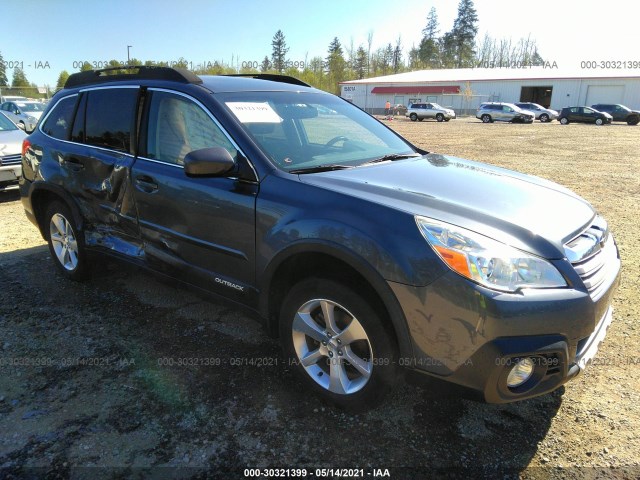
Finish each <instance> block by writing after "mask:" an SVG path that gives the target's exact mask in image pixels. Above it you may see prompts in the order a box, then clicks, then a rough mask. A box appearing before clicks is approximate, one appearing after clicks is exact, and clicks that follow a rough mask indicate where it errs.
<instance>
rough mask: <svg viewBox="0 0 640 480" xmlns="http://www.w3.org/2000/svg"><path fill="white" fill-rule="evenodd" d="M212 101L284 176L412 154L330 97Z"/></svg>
mask: <svg viewBox="0 0 640 480" xmlns="http://www.w3.org/2000/svg"><path fill="white" fill-rule="evenodd" d="M216 97H217V98H218V99H220V100H222V102H223V104H224V105H225V106H226V108H227V109H228V110H229V111H230V112H231V113H232V114H233V115H234V116H235V117H236V118H237V119H238V120H239V122H240V123H241V124H242V126H243V127H244V129H245V130H246V131H247V132H248V133H249V135H250V136H251V137H252V138H253V139H254V140H255V142H256V143H257V144H258V145H259V146H260V147H261V149H262V150H263V151H264V152H265V153H266V155H267V156H268V157H269V158H270V159H271V160H272V161H273V163H274V164H275V165H276V166H278V167H279V168H280V169H282V170H284V171H293V170H295V171H299V170H304V169H309V170H318V169H322V168H324V167H327V168H341V167H342V168H344V167H347V168H348V167H356V166H358V165H362V164H364V163H367V162H370V161H372V160H376V159H381V158H383V157H389V158H391V157H392V156H398V155H415V154H416V152H415V151H414V150H413V148H411V146H410V145H409V144H407V143H406V142H405V141H403V140H402V139H401V138H400V137H398V136H397V135H395V134H394V133H393V132H392V131H390V130H388V129H387V128H385V127H384V126H383V125H382V124H380V123H379V122H378V121H377V120H375V119H374V118H373V117H371V116H370V115H369V114H367V113H365V112H363V111H362V110H360V109H358V108H356V107H354V106H352V105H351V104H350V103H347V102H345V101H344V100H341V99H339V98H337V97H334V96H331V95H327V94H323V93H299V92H243V93H220V94H216Z"/></svg>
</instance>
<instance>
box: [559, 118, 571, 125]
mask: <svg viewBox="0 0 640 480" xmlns="http://www.w3.org/2000/svg"><path fill="white" fill-rule="evenodd" d="M558 121H559V122H560V124H561V125H569V119H568V118H567V117H562V118H559V119H558Z"/></svg>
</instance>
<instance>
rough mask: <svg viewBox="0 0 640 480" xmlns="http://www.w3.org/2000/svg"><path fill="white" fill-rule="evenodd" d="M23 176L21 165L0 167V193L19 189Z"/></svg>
mask: <svg viewBox="0 0 640 480" xmlns="http://www.w3.org/2000/svg"><path fill="white" fill-rule="evenodd" d="M21 175H22V166H21V165H19V164H18V165H2V166H0V191H2V190H15V189H17V188H18V181H19V179H20V176H21Z"/></svg>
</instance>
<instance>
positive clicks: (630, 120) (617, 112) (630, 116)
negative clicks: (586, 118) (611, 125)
mask: <svg viewBox="0 0 640 480" xmlns="http://www.w3.org/2000/svg"><path fill="white" fill-rule="evenodd" d="M591 108H593V109H594V110H598V111H599V112H606V113H608V114H609V115H611V117H612V118H613V120H612V121H614V122H627V124H628V125H637V124H638V122H639V121H640V111H639V110H631V109H630V108H628V107H625V106H624V105H620V104H618V103H616V104H611V103H597V104H596V105H591Z"/></svg>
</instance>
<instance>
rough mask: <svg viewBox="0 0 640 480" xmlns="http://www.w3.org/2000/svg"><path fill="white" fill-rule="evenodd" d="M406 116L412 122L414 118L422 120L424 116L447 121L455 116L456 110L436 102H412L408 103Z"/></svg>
mask: <svg viewBox="0 0 640 480" xmlns="http://www.w3.org/2000/svg"><path fill="white" fill-rule="evenodd" d="M405 116H406V117H409V118H410V119H411V121H412V122H415V121H416V120H420V121H422V120H424V119H425V118H434V119H436V120H437V121H438V122H448V121H449V120H451V119H452V118H456V112H454V111H453V110H452V109H450V108H445V107H441V106H440V105H438V104H437V103H413V104H411V105H409V108H408V109H407V113H405Z"/></svg>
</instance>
